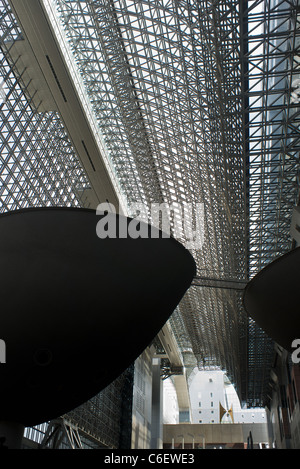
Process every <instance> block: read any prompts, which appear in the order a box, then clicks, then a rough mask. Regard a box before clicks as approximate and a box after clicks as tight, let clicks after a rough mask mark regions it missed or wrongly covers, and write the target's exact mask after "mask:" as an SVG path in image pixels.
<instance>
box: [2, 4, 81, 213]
mask: <svg viewBox="0 0 300 469" xmlns="http://www.w3.org/2000/svg"><path fill="white" fill-rule="evenodd" d="M0 17H1V18H0V35H1V51H0V83H1V84H0V86H1V94H0V211H1V212H4V211H8V210H17V209H20V208H24V207H28V206H49V205H61V206H78V205H80V200H79V198H78V196H77V195H76V194H77V191H78V190H79V189H82V188H84V187H87V186H88V180H87V177H86V175H85V173H84V171H83V170H82V168H81V165H80V163H79V160H78V158H77V156H76V154H75V152H74V149H73V147H72V145H71V143H70V141H69V139H68V137H67V134H66V131H65V129H64V126H63V123H62V122H61V119H60V116H59V115H58V113H57V112H48V113H42V112H37V111H36V109H35V106H34V105H33V96H31V97H30V95H28V92H27V90H26V86H25V85H24V83H23V82H22V73H21V74H20V75H16V73H15V70H14V65H15V64H14V63H12V62H11V59H10V54H9V51H10V47H11V46H12V44H13V43H14V41H18V40H21V39H22V34H21V31H20V29H19V27H18V25H17V23H16V21H15V19H14V17H13V15H12V14H11V13H10V9H9V7H8V5H7V3H6V2H1V4H0Z"/></svg>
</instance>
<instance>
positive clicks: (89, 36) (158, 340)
mask: <svg viewBox="0 0 300 469" xmlns="http://www.w3.org/2000/svg"><path fill="white" fill-rule="evenodd" d="M0 17H1V20H0V35H1V42H0V231H1V230H2V225H1V223H5V222H6V221H7V220H8V219H9V217H8V215H10V214H17V213H20V214H22V213H26V210H27V209H29V210H33V209H37V210H43V209H46V208H47V209H53V210H54V209H56V208H60V209H67V208H69V209H72V210H75V209H76V210H77V209H78V210H79V211H81V210H87V211H88V212H89V213H92V212H93V213H94V215H95V217H94V220H95V233H96V223H97V214H99V213H100V212H101V210H102V212H101V213H105V214H106V213H107V211H108V212H112V213H113V214H115V215H116V216H117V217H119V216H120V217H126V218H127V219H130V220H135V219H137V220H138V221H140V223H143V222H147V223H149V225H155V226H156V225H157V223H160V221H161V220H167V223H166V225H165V226H164V228H166V227H167V228H168V229H169V231H170V234H171V237H172V238H175V240H176V241H177V242H178V243H179V244H180V245H182V246H183V247H184V248H185V249H186V251H188V252H189V254H190V255H191V256H192V258H193V260H194V264H195V273H194V275H193V278H192V279H191V281H190V283H189V285H188V286H187V287H186V289H185V292H184V294H183V295H182V296H181V297H180V298H179V300H180V301H178V303H177V304H176V307H175V308H174V309H172V311H171V314H170V315H169V316H168V318H167V320H166V321H163V322H162V327H161V328H160V329H159V331H157V333H155V335H154V336H153V337H152V339H151V341H150V342H149V343H148V342H147V343H146V344H145V347H144V348H143V349H141V348H140V349H139V348H137V355H136V357H135V360H133V361H132V362H131V363H127V362H126V360H124V361H123V362H124V364H125V363H126V367H125V365H124V366H123V369H121V364H120V361H122V356H123V355H124V356H125V355H126V352H127V350H126V346H124V348H122V347H121V346H120V344H119V343H118V341H117V340H116V338H117V337H118V335H117V334H118V333H119V332H118V330H119V327H118V325H117V324H115V325H114V327H113V330H108V331H107V337H108V338H107V339H106V341H105V344H106V352H105V356H103V357H102V358H101V360H99V362H98V363H97V368H98V369H97V374H98V375H99V376H100V375H103V376H104V375H105V376H106V374H107V372H106V369H107V368H110V369H115V375H114V373H111V376H113V378H111V379H110V382H108V381H107V382H106V384H107V385H106V386H105V387H104V388H103V389H99V392H98V393H97V394H95V395H94V396H92V397H91V398H90V399H88V400H86V401H85V402H82V404H81V405H78V406H76V407H75V408H70V409H67V410H66V412H65V413H63V414H62V413H59V414H57V415H56V416H55V418H51V419H47V421H41V422H36V423H35V422H33V423H32V424H29V425H27V424H25V425H24V427H25V428H24V431H23V430H22V435H21V436H22V441H21V443H20V445H21V447H22V448H32V449H33V448H36V449H38V448H55V449H57V448H89V449H99V448H100V449H150V448H154V449H163V448H165V449H170V448H190V449H194V448H201V449H202V448H206V449H207V448H219V447H224V448H230V449H231V448H232V449H234V448H238V449H240V448H249V447H255V448H272V449H273V448H278V449H289V448H295V449H296V448H300V404H299V403H300V369H299V365H298V362H299V360H298V355H297V354H295V353H294V354H293V353H292V352H293V349H287V348H285V346H283V345H282V343H281V342H280V334H281V333H284V332H283V329H284V328H285V325H286V324H288V326H287V327H288V328H289V330H290V329H292V333H293V334H294V336H293V337H294V339H296V340H297V339H298V338H299V344H300V330H299V332H298V331H297V328H298V325H299V324H298V323H297V321H296V320H295V321H294V320H293V319H292V318H293V316H291V319H290V317H289V311H290V310H289V308H290V309H292V307H293V306H294V302H293V301H292V300H291V298H292V297H293V295H292V294H290V293H287V294H286V296H284V305H286V306H287V309H286V310H285V311H284V312H283V315H284V321H283V325H282V326H280V327H279V324H281V323H279V322H278V324H277V326H278V327H277V329H280V331H279V335H278V336H277V335H276V334H274V336H273V329H272V332H271V333H269V329H268V327H266V328H265V327H263V326H262V325H260V322H259V320H258V321H257V320H256V317H255V315H254V316H252V314H250V313H249V312H248V310H247V308H246V307H245V305H248V304H250V303H247V302H246V301H245V292H246V291H247V290H246V289H247V286H249V285H250V283H249V282H252V281H254V280H255V279H256V278H259V277H257V276H258V275H259V273H260V272H261V271H262V270H263V271H265V270H264V269H266V268H268V267H269V266H272V265H273V263H274V262H275V263H276V261H277V260H279V261H280V260H281V259H285V258H286V257H285V256H286V255H288V254H290V253H292V254H293V253H294V252H295V253H297V252H298V251H297V248H298V246H300V228H299V227H300V208H299V206H300V198H299V195H300V194H299V189H300V179H299V177H300V159H299V158H300V153H299V152H300V129H299V125H300V3H299V0H83V1H81V0H80V1H79V0H0ZM99 207H100V208H99ZM97 210H98V212H97ZM99 210H100V212H99ZM157 210H158V211H159V213H160V215H161V218H159V217H158V218H157V216H156V215H157ZM52 213H54V212H53V211H52ZM165 214H167V215H166V216H165V217H164V215H165ZM118 219H119V218H118ZM138 226H139V227H140V226H141V225H138ZM136 232H137V231H135V233H136ZM0 239H2V238H1V233H0ZM24 239H25V234H24ZM2 244H3V243H2ZM1 249H2V250H1V255H0V261H1V262H2V260H1V259H2V256H3V255H4V254H3V253H4V252H5V250H6V249H8V248H7V247H6V246H5V245H2V247H1ZM9 249H10V248H9ZM18 249H19V247H18ZM18 249H17V253H18ZM112 257H114V256H112ZM128 257H129V255H128ZM133 257H134V256H133ZM137 257H138V255H137ZM150 261H151V259H150ZM150 261H149V262H150ZM154 261H155V259H154V257H153V263H154ZM78 262H79V261H78ZM132 262H137V261H132ZM161 263H162V264H163V262H161ZM82 265H83V266H84V267H83V268H82V269H81V271H80V272H79V274H78V276H79V277H80V280H79V279H78V285H79V287H78V288H79V289H80V288H81V287H80V285H84V282H85V278H90V277H91V270H90V267H89V265H88V264H87V263H83V264H82ZM156 265H157V273H156V275H155V276H157V278H159V275H160V274H161V275H162V272H163V270H161V269H162V267H160V263H159V262H157V264H156ZM26 268H27V267H26V266H25V267H24V271H22V272H23V273H22V276H23V277H24V279H25V278H26V277H28V275H30V272H31V271H30V270H28V271H26ZM144 268H145V271H147V269H148V265H147V264H146V263H145V266H144ZM1 270H2V271H3V267H2V269H1ZM160 270H161V272H160ZM169 270H171V268H170V269H169ZM183 270H184V269H182V272H183ZM290 271H291V270H290ZM166 272H168V270H166ZM293 272H294V271H293ZM295 272H296V273H297V265H296V267H295ZM15 274H16V276H17V277H18V273H15ZM171 274H172V272H170V276H171ZM20 275H21V274H20ZM38 275H39V277H40V284H41V285H42V284H43V283H45V284H46V286H47V279H48V277H47V276H45V272H43V270H41V271H39V273H38ZM59 275H60V274H59ZM74 275H75V274H74ZM114 275H115V277H116V279H117V280H116V282H117V281H119V280H120V277H121V276H122V275H123V270H121V268H120V271H119V272H118V269H116V270H115V271H114ZM174 275H175V273H174ZM54 276H55V275H54ZM125 276H126V275H125V274H124V276H123V284H124V282H125V283H126V281H127V280H126V279H125ZM0 278H1V282H2V277H0ZM145 278H146V279H148V277H147V276H146V275H145ZM294 279H295V280H296V277H295V276H294ZM27 280H28V282H29V281H30V280H31V283H32V290H31V291H30V292H28V303H26V304H25V303H24V305H25V306H24V309H23V310H22V311H20V314H21V315H23V320H22V321H23V322H24V321H25V322H26V315H27V314H28V312H29V311H28V310H27V309H26V305H27V308H29V307H30V304H31V303H30V302H31V299H30V297H31V296H34V295H35V281H34V278H32V279H30V278H28V279H27ZM18 281H21V282H22V281H23V280H22V279H21V280H20V279H19V280H18ZM128 281H129V280H128ZM151 281H152V280H151V279H150V274H149V285H148V295H149V296H148V298H144V301H145V302H146V303H147V302H148V301H149V305H150V300H151V301H152V302H153V305H155V304H156V302H155V291H156V290H154V288H156V287H153V290H151ZM81 282H82V283H81ZM170 282H171V279H170V278H165V279H164V280H163V282H162V283H161V284H160V289H168V288H169V284H170ZM2 283H3V282H2ZM66 284H67V285H68V284H69V280H68V279H66ZM4 285H5V283H4ZM16 285H17V282H16ZM116 285H117V283H116ZM251 285H253V283H252V284H251ZM131 287H132V288H131V290H130V291H129V292H128V297H130V299H131V301H132V302H133V303H134V302H135V300H136V299H137V298H139V292H138V291H137V287H136V286H135V285H131ZM76 288H77V287H75V286H74V298H75V297H77V296H76V294H75V293H76V292H75V290H76ZM145 288H146V287H145ZM157 288H158V287H157ZM273 288H274V287H273ZM3 290H5V287H3V286H2V290H1V296H3V295H4V296H5V295H8V293H7V292H5V291H3ZM158 290H159V288H158ZM254 290H255V288H254ZM280 290H281V288H280V283H279V288H278V291H280ZM9 291H10V297H9V298H10V301H11V302H13V301H15V299H14V296H16V297H17V296H18V291H14V292H13V290H9ZM159 291H160V290H159ZM289 291H290V290H288V292H289ZM251 292H252V290H251ZM177 293H178V292H177ZM292 293H293V294H294V295H295V294H296V292H294V290H293V292H292ZM48 294H49V298H48V297H45V300H44V301H45V310H44V311H43V307H41V310H40V311H39V314H40V318H41V320H40V321H41V322H42V321H44V320H45V323H47V324H48V323H49V324H50V323H51V317H52V313H51V311H50V312H49V308H48V307H46V303H47V302H48V301H50V297H51V295H52V292H51V286H50V285H49V292H48ZM105 295H106V291H102V290H101V285H99V294H98V299H99V304H98V305H97V311H98V313H97V314H98V315H99V317H101V315H102V316H103V317H105V316H106V317H109V315H110V314H111V312H110V311H109V310H104V309H103V308H101V302H102V298H103V297H104V296H105ZM119 295H120V292H118V291H115V296H116V297H118V296H119ZM178 295H179V293H178ZM249 295H250V290H249ZM282 295H283V293H282ZM95 296H96V295H95ZM125 297H126V299H127V295H125ZM293 298H294V297H293ZM86 300H87V298H86ZM74 301H75V300H73V302H74ZM116 301H117V300H116ZM174 301H175V300H174ZM86 302H87V303H88V301H86ZM72 304H73V303H72ZM104 304H107V303H104ZM151 304H152V303H151ZM251 304H252V303H251ZM289 304H290V306H289ZM126 307H127V308H130V307H129V306H126V304H125V300H124V311H120V315H121V314H123V313H124V314H125V312H126ZM149 308H150V306H149ZM250 309H251V308H249V311H250ZM265 309H266V310H267V309H268V308H265ZM158 311H160V309H159V307H157V310H155V306H154V307H153V312H152V314H153V320H154V318H155V316H157V315H158ZM143 314H144V311H143V308H141V309H140V311H139V316H140V319H139V320H138V319H137V320H136V321H135V322H130V321H128V324H125V329H124V334H126V333H127V332H126V331H127V328H128V331H129V330H130V331H134V334H135V336H136V338H138V337H139V336H141V335H143V334H144V332H145V331H143V329H146V328H147V326H146V323H145V325H144V326H143ZM7 316H9V311H1V315H0V365H1V368H0V388H1V386H2V383H4V382H5V381H6V380H7V379H8V378H7V375H6V370H7V369H9V366H10V357H11V355H10V350H11V349H10V348H9V346H8V342H7V340H6V337H5V325H6V317H7ZM46 316H48V317H47V318H46ZM56 316H57V315H56ZM56 316H55V317H56ZM28 317H30V316H28ZM43 317H44V319H43ZM53 317H54V316H53ZM24 318H25V319H24ZM53 320H54V319H53ZM22 321H21V320H20V323H19V327H18V321H17V322H16V323H15V327H16V329H17V331H16V339H15V340H16V342H17V341H18V340H19V337H21V335H22V330H20V329H21V326H20V324H21V323H22ZM84 321H85V311H84V306H83V310H82V322H83V323H84ZM86 321H87V319H86ZM139 321H140V323H139ZM271 321H273V323H274V322H275V323H276V320H275V319H271ZM27 322H29V320H27ZM73 322H74V317H73V316H72V314H69V316H68V317H67V319H64V318H63V317H61V322H60V321H59V320H58V321H57V324H56V326H55V327H57V329H60V327H65V328H66V329H67V330H69V331H72V328H73V327H75V326H74V324H72V323H73ZM104 323H105V324H106V321H105V320H104ZM273 326H274V324H272V327H273ZM275 328H276V324H275ZM83 330H85V329H83ZM3 331H4V332H3ZM276 332H277V331H276ZM24 333H25V332H24ZM95 333H96V331H93V337H94V335H95ZM54 335H55V334H54ZM29 336H30V334H29ZM29 336H28V337H29ZM148 336H149V335H147V334H146V337H148ZM28 340H29V339H28ZM54 340H55V338H54ZM57 340H58V339H57ZM145 340H146V339H145ZM288 340H290V339H288ZM130 342H134V339H133V340H132V341H131V339H130V336H129V339H128V343H130ZM124 343H126V342H125V341H124ZM289 344H290V346H291V347H292V343H291V342H289ZM299 344H298V343H297V345H298V346H299ZM79 346H80V345H79V344H78V343H74V349H75V348H76V347H79ZM295 351H296V352H297V349H296V350H295ZM84 353H85V352H84V350H83V351H82V354H84ZM46 362H47V360H46ZM46 362H43V363H41V362H40V368H42V369H43V372H44V371H45V370H47V366H48V362H47V363H46ZM49 366H51V363H50V365H49ZM65 366H66V367H67V365H65ZM118 370H120V372H118ZM95 373H96V372H95ZM108 374H109V373H108ZM107 379H108V378H107ZM197 380H199V381H197ZM209 380H211V381H209ZM196 382H197V383H198V384H197V386H196V384H195V383H196ZM216 383H219V384H220V387H219V388H217V387H216ZM52 384H53V382H52V383H51V382H49V384H48V390H49V391H48V392H49V395H50V396H51V389H52ZM53 386H54V385H53ZM55 386H56V384H55ZM210 386H213V388H212V387H211V389H210V388H209V387H210ZM205 389H206V391H207V393H208V394H207V399H208V398H209V400H207V404H205V405H204V402H206V400H205V399H206V397H205V399H204V394H205V392H206V391H205ZM229 390H230V396H233V395H234V397H233V398H232V402H233V401H234V402H235V403H236V404H234V405H233V408H232V407H231V405H232V402H231V401H230V400H228V396H229V394H228V393H229ZM34 392H35V391H34V390H33V391H32V393H33V394H32V395H34ZM20 393H21V394H22V390H20ZM40 393H41V394H42V393H43V391H40ZM1 396H2V395H1ZM47 396H48V394H47ZM201 396H202V397H201ZM205 396H206V394H205ZM217 396H218V398H217ZM41 397H43V396H42V395H41ZM230 399H231V398H230ZM74 402H76V400H74ZM200 402H201V404H200ZM2 407H3V404H2ZM2 407H1V406H0V437H1V431H2V430H3V429H2V426H1V425H2V423H1V422H2V421H3V420H5V421H6V420H7V418H6V417H5V418H3V415H6V413H5V412H6V409H4V410H3V408H2ZM58 407H59V406H58ZM210 407H211V408H210ZM59 408H60V407H59ZM3 412H4V414H3ZM212 412H214V414H213V413H212ZM1 413H2V415H1ZM247 416H249V418H248V417H247ZM258 416H259V417H258ZM253 425H256V426H253ZM3 428H5V425H4V427H3ZM255 429H256V430H255ZM5 431H6V430H5ZM250 437H251V438H250ZM0 444H1V445H4V446H5V444H6V441H5V438H4V440H3V439H0Z"/></svg>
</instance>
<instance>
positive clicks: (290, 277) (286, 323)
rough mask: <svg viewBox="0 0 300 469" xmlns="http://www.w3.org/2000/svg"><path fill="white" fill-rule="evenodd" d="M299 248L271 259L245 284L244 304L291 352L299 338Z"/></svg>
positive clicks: (263, 327) (264, 327)
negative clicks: (271, 260)
mask: <svg viewBox="0 0 300 469" xmlns="http://www.w3.org/2000/svg"><path fill="white" fill-rule="evenodd" d="M299 268H300V248H296V249H294V250H292V251H290V252H288V253H287V254H285V255H283V256H281V257H280V258H278V259H276V260H275V261H273V262H271V263H270V264H269V265H268V266H267V267H265V268H264V269H262V270H261V271H260V272H259V273H258V274H257V275H256V276H255V277H254V278H253V279H252V280H251V281H250V282H249V283H248V285H247V286H246V288H245V292H244V306H245V309H246V311H247V313H248V314H249V316H251V317H252V318H253V319H254V320H255V321H256V323H257V324H258V325H259V326H260V327H261V328H262V329H263V330H264V331H265V332H266V334H267V335H269V336H270V337H271V338H272V339H273V340H274V341H275V342H277V343H278V344H279V345H281V346H282V347H283V348H285V349H286V350H287V351H289V352H292V351H293V346H292V343H293V341H294V340H295V339H300V311H299Z"/></svg>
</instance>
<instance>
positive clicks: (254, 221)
mask: <svg viewBox="0 0 300 469" xmlns="http://www.w3.org/2000/svg"><path fill="white" fill-rule="evenodd" d="M246 13H247V31H245V36H244V37H245V44H246V45H247V50H245V59H246V61H247V70H245V72H246V73H245V78H246V79H247V83H248V87H247V95H246V97H247V99H246V108H245V112H246V115H247V134H248V135H247V147H248V154H249V215H250V222H249V226H250V237H249V275H250V277H252V276H253V275H255V274H256V273H257V272H258V271H259V270H260V269H262V268H263V267H264V266H265V265H267V264H268V263H269V262H271V261H272V260H274V259H275V258H276V257H278V256H280V255H282V254H284V253H285V252H287V251H288V250H289V249H291V247H292V240H291V237H290V234H289V232H290V226H291V217H292V210H293V206H295V205H298V203H299V169H300V166H299V150H300V140H299V137H300V133H299V125H300V113H299V104H298V101H297V79H299V72H300V69H299V65H300V64H299V61H300V48H299V46H300V29H299V21H300V16H299V2H298V1H297V0H293V1H287V2H285V1H274V0H268V1H253V2H249V4H248V9H247V11H246ZM272 358H273V344H272V341H271V340H270V339H268V338H267V337H266V336H265V335H264V334H263V333H262V331H261V330H259V329H258V328H257V326H256V325H255V323H253V322H251V321H250V324H249V349H248V387H247V397H248V398H249V399H250V400H251V402H253V403H254V404H255V402H257V400H258V399H259V398H260V400H261V401H262V402H266V396H267V394H268V382H269V369H270V364H272Z"/></svg>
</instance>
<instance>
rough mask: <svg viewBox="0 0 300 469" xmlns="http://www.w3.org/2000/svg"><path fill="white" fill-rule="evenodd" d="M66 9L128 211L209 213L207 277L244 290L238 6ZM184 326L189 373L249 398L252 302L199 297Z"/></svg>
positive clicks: (208, 294) (204, 253)
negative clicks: (222, 379) (228, 382)
mask: <svg viewBox="0 0 300 469" xmlns="http://www.w3.org/2000/svg"><path fill="white" fill-rule="evenodd" d="M56 3H57V6H58V10H59V13H60V16H61V18H62V21H63V23H64V28H65V32H66V35H67V37H68V40H69V43H70V45H71V48H72V50H73V53H74V56H75V59H76V62H77V65H78V68H79V71H80V73H81V74H82V76H83V77H84V81H85V85H86V88H87V90H88V93H89V96H90V99H91V102H92V103H93V106H94V112H95V114H96V116H97V118H98V122H99V128H100V129H101V132H102V133H103V136H104V138H105V140H106V142H108V143H109V144H110V143H111V142H112V143H116V142H117V148H116V147H115V146H111V147H110V150H111V158H112V161H113V163H114V166H115V168H116V172H117V174H118V175H119V178H120V180H121V184H122V187H123V189H124V191H125V193H126V196H127V200H128V203H129V205H130V203H132V202H136V201H142V202H144V203H147V204H151V203H152V202H157V203H160V202H162V201H163V202H165V203H167V204H169V205H171V204H172V202H177V203H179V204H183V203H185V202H188V203H192V204H193V207H194V208H196V203H203V204H204V214H205V216H204V231H205V234H206V238H205V242H204V245H203V248H202V250H194V251H193V255H194V257H195V260H196V262H197V267H198V275H199V276H200V277H203V276H204V277H215V278H219V279H223V278H225V279H226V278H236V279H241V280H243V279H245V278H246V277H247V272H248V267H247V200H246V178H245V174H246V159H245V148H244V142H245V138H244V136H243V119H244V114H243V93H242V84H241V72H242V69H241V57H240V42H241V38H240V33H239V29H238V28H237V25H238V24H239V18H240V12H239V5H238V2H231V3H230V4H225V3H224V2H214V3H212V2H211V3H210V2H186V1H184V2H183V1H182V2H180V1H179V2H173V1H166V2H147V1H140V2H130V1H128V2H118V1H115V2H109V1H97V2H77V1H58V2H56ZM141 190H142V191H141ZM179 316H180V326H179V322H178V321H175V325H174V330H175V331H176V337H177V340H178V343H179V346H180V348H181V351H182V354H183V355H184V356H185V357H186V364H187V365H191V366H195V364H196V365H198V366H199V367H200V368H203V367H206V366H221V367H223V368H224V369H226V370H227V372H228V373H229V375H230V376H231V377H232V378H233V381H234V382H235V383H236V384H237V385H238V387H239V386H240V383H241V376H240V369H241V362H242V366H245V365H246V355H247V353H246V341H245V340H244V339H245V338H246V334H247V320H246V317H245V316H244V315H243V312H242V308H241V293H240V292H235V291H227V290H221V289H205V288H201V287H196V286H195V287H192V288H191V289H190V290H189V292H188V293H187V295H186V296H185V298H184V300H183V301H182V303H181V305H180V307H179ZM173 322H174V321H173ZM229 350H230V352H229ZM191 351H192V353H190V352H191Z"/></svg>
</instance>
